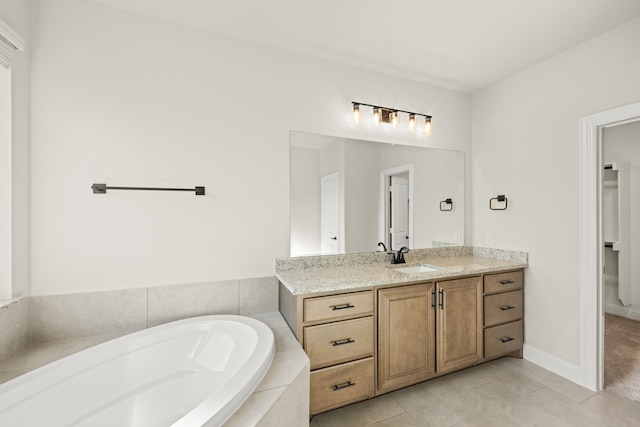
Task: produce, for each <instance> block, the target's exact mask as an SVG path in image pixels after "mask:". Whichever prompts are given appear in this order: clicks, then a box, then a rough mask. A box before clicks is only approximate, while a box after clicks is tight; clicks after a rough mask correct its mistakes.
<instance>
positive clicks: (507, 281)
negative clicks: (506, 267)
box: [500, 280, 516, 285]
mask: <svg viewBox="0 0 640 427" xmlns="http://www.w3.org/2000/svg"><path fill="white" fill-rule="evenodd" d="M513 283H516V282H515V281H513V280H500V284H501V285H511V284H513Z"/></svg>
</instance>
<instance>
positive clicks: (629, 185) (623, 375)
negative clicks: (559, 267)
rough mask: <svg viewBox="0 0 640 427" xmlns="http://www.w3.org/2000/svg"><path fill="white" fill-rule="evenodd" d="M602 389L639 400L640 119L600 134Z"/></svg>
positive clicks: (606, 128)
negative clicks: (602, 311) (639, 256)
mask: <svg viewBox="0 0 640 427" xmlns="http://www.w3.org/2000/svg"><path fill="white" fill-rule="evenodd" d="M602 159H603V162H604V168H603V179H602V183H603V187H602V199H601V203H602V236H603V240H604V248H603V251H604V254H603V261H604V271H603V279H602V282H601V283H602V286H603V291H602V295H603V300H602V303H603V310H604V319H603V324H604V329H603V335H604V344H603V345H604V351H603V354H604V359H603V383H602V387H603V389H605V390H607V391H610V392H613V393H615V394H617V395H619V396H621V397H623V398H626V399H630V400H633V401H636V402H640V365H638V363H637V359H638V354H640V321H639V320H640V269H639V268H638V265H637V262H635V261H637V260H638V255H639V254H640V222H639V221H638V218H640V121H635V122H631V123H626V124H621V125H616V126H611V127H605V128H604V129H603V131H602Z"/></svg>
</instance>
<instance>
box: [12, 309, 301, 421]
mask: <svg viewBox="0 0 640 427" xmlns="http://www.w3.org/2000/svg"><path fill="white" fill-rule="evenodd" d="M249 317H253V318H255V319H258V320H260V321H261V322H263V323H265V324H266V325H267V326H269V327H270V328H271V329H272V331H273V333H274V336H275V342H276V354H275V356H274V358H273V362H272V364H271V368H270V369H269V372H268V373H267V375H266V376H265V378H264V379H263V380H262V382H261V383H260V384H259V385H258V386H257V388H256V389H255V391H254V392H253V394H252V395H251V396H250V397H249V398H248V399H247V401H246V402H245V403H244V404H243V405H242V406H241V407H240V408H239V409H238V411H236V413H235V414H234V415H233V416H232V417H231V419H229V421H227V423H225V426H226V427H235V426H238V427H240V426H242V427H244V426H261V427H275V426H283V425H287V426H302V425H307V423H308V420H309V418H308V407H309V392H308V390H309V359H308V358H307V356H306V354H305V353H304V351H303V350H302V349H301V348H300V345H299V344H298V342H297V340H296V339H295V337H294V336H293V334H292V333H291V331H290V330H289V328H288V326H287V324H286V323H285V321H284V319H283V318H282V316H281V315H280V313H278V312H270V313H258V314H253V315H250V316H249ZM119 335H121V334H118V335H102V336H99V337H86V338H74V339H65V340H61V341H55V342H47V343H40V344H36V345H34V346H32V347H31V348H30V349H29V350H25V351H22V352H20V353H18V354H16V355H15V356H14V357H12V358H10V359H8V360H5V361H4V362H0V382H4V381H8V380H9V379H11V378H14V377H16V376H18V375H21V374H23V373H25V372H28V371H30V370H33V369H36V368H38V367H40V366H43V365H45V364H47V363H50V362H52V361H54V360H57V359H59V358H61V357H64V356H67V355H69V354H71V353H74V352H77V351H80V350H83V349H85V348H88V347H91V346H93V345H96V344H99V343H101V342H104V341H107V340H109V339H112V338H115V337H116V336H119Z"/></svg>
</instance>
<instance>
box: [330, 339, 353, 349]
mask: <svg viewBox="0 0 640 427" xmlns="http://www.w3.org/2000/svg"><path fill="white" fill-rule="evenodd" d="M354 342H356V340H352V339H351V338H347V339H344V340H337V341H331V345H332V346H333V347H336V346H338V345H345V344H351V343H354Z"/></svg>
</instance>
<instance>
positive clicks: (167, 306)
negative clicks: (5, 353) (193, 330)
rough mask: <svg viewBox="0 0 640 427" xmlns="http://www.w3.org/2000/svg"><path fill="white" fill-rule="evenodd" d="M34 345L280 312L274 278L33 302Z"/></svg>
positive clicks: (53, 297)
mask: <svg viewBox="0 0 640 427" xmlns="http://www.w3.org/2000/svg"><path fill="white" fill-rule="evenodd" d="M29 306H30V308H29V325H30V326H29V335H30V337H29V338H30V343H31V344H36V343H41V342H47V341H58V340H64V339H69V338H79V337H91V336H98V335H111V334H120V335H122V334H127V333H130V332H135V331H139V330H141V329H144V328H147V327H151V326H156V325H160V324H162V323H167V322H170V321H172V320H178V319H184V318H186V317H194V316H201V315H205V314H239V315H251V314H255V313H265V312H270V311H276V310H278V281H277V279H276V278H274V277H272V276H271V277H262V278H251V279H240V280H227V281H219V282H209V283H197V284H186V285H169V286H158V287H151V288H139V289H123V290H118V291H105V292H88V293H82V294H68V295H50V296H35V297H31V298H29Z"/></svg>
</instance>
